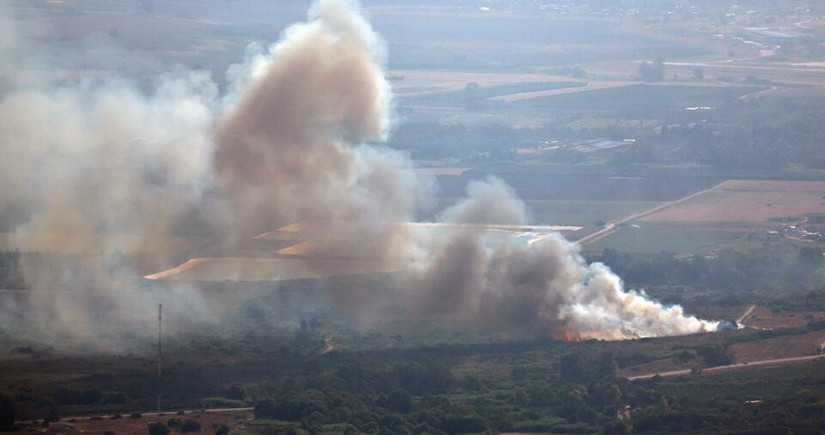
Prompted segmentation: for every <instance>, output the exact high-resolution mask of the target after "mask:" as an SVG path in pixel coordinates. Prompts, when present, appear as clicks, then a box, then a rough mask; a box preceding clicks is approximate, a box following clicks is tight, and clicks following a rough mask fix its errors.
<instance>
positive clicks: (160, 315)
mask: <svg viewBox="0 0 825 435" xmlns="http://www.w3.org/2000/svg"><path fill="white" fill-rule="evenodd" d="M162 325H163V304H158V413H160V386H161V378H160V375H161V371H160V362H161V358H162V355H163V353H162V350H163V347H162V343H161V340H160V338H161V331H162Z"/></svg>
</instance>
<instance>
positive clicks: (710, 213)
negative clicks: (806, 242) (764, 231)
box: [641, 180, 825, 228]
mask: <svg viewBox="0 0 825 435" xmlns="http://www.w3.org/2000/svg"><path fill="white" fill-rule="evenodd" d="M808 213H825V182H815V181H807V182H805V181H767V180H766V181H760V180H729V181H726V182H724V183H722V184H721V185H719V186H718V187H716V188H715V189H713V190H712V191H709V192H706V193H704V194H702V195H699V196H697V197H695V198H693V199H691V200H689V201H685V202H682V203H679V204H677V205H675V206H673V207H668V208H665V209H662V210H660V211H658V212H656V213H653V214H651V215H648V216H645V217H644V218H642V219H641V220H642V221H643V222H694V223H726V224H729V225H730V224H737V223H739V224H741V225H742V226H743V227H744V228H747V227H757V228H758V227H760V226H762V227H769V228H773V227H776V223H775V222H770V221H771V219H776V218H785V217H793V216H800V215H804V214H808Z"/></svg>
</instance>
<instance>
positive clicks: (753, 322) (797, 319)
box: [742, 307, 825, 329]
mask: <svg viewBox="0 0 825 435" xmlns="http://www.w3.org/2000/svg"><path fill="white" fill-rule="evenodd" d="M813 320H825V313H823V312H821V311H781V312H778V313H773V312H772V311H771V310H770V309H768V308H766V307H756V309H755V310H753V312H752V313H751V314H750V315H749V316H748V317H747V318H746V319H745V320H744V321H743V322H742V323H744V324H746V325H748V326H749V327H751V328H758V329H780V328H799V327H804V326H805V325H807V324H808V323H809V322H811V321H813Z"/></svg>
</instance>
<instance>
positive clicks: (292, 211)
mask: <svg viewBox="0 0 825 435" xmlns="http://www.w3.org/2000/svg"><path fill="white" fill-rule="evenodd" d="M7 41H16V42H9V43H7V44H3V45H0V49H2V52H1V53H0V65H8V63H6V62H5V61H6V60H8V61H9V62H16V61H18V59H17V57H18V55H19V53H20V52H21V49H23V48H28V47H27V46H26V44H25V41H23V42H20V41H18V40H17V38H10V39H8V40H7ZM45 57H46V58H48V56H45ZM248 57H249V59H250V60H249V61H248V62H246V63H245V64H242V65H237V66H235V67H233V68H231V69H230V71H229V77H230V80H232V84H231V86H230V91H229V93H228V94H227V95H219V94H218V92H217V90H216V89H217V87H216V86H215V85H214V84H213V83H212V81H211V80H210V78H209V77H208V76H206V75H205V74H203V73H198V72H188V71H181V72H178V73H175V74H170V75H167V76H163V77H160V78H158V80H157V83H156V86H155V87H154V90H153V91H152V92H150V93H148V94H147V93H146V92H141V91H138V90H137V89H136V88H135V87H134V86H132V85H131V84H129V83H128V82H126V81H123V80H117V79H105V80H96V81H91V80H88V81H84V82H81V83H74V84H68V85H42V84H41V85H37V86H31V85H29V86H26V85H23V84H20V83H19V81H17V80H12V79H5V80H4V83H6V86H7V87H8V89H7V90H5V91H4V92H3V93H2V94H0V98H2V100H0V125H2V126H3V128H2V129H0V152H2V154H3V156H4V159H2V160H0V203H1V204H0V205H3V206H5V205H6V204H9V203H12V202H15V201H22V203H25V204H26V207H28V208H30V209H31V210H32V214H31V216H30V218H29V219H27V220H26V221H25V222H24V223H23V224H21V225H19V226H17V227H16V228H15V229H14V233H13V239H14V244H15V245H16V246H19V247H22V248H21V249H23V250H30V251H37V252H48V253H49V254H50V255H47V256H31V257H27V260H26V261H25V264H24V269H25V277H26V281H27V283H28V285H29V287H31V289H32V291H30V292H29V293H28V296H27V300H25V301H20V300H19V299H8V298H7V299H4V302H3V310H4V312H6V313H10V315H8V316H4V317H3V318H4V321H5V323H4V324H3V325H2V327H3V330H4V331H6V332H7V333H8V334H11V335H13V336H21V337H25V338H29V339H34V340H53V339H54V338H55V335H54V334H55V332H56V331H60V334H62V335H61V337H63V336H65V338H78V339H91V338H92V337H94V338H100V337H103V338H112V340H111V341H106V340H103V341H101V342H104V343H110V342H112V341H116V340H117V338H118V337H122V336H123V335H124V331H138V330H145V331H151V330H152V329H151V326H149V325H151V324H152V322H154V316H153V313H155V310H156V304H157V303H159V302H162V303H164V307H165V308H166V309H169V310H172V311H173V312H175V313H179V314H178V315H177V316H176V317H177V318H179V319H180V320H179V327H180V328H185V327H187V326H189V325H191V324H192V323H193V322H210V321H212V320H213V319H216V318H219V317H220V315H221V313H223V312H224V311H226V310H228V309H229V308H228V307H229V306H231V305H232V301H231V300H230V299H231V298H218V297H213V296H209V297H205V296H203V295H202V294H201V292H199V291H198V289H197V288H195V287H194V286H193V285H175V286H171V287H170V288H168V289H165V290H164V291H162V292H161V291H157V290H149V289H141V288H140V286H139V285H138V281H139V277H140V276H142V275H144V274H147V273H149V272H154V271H157V270H159V269H160V268H162V267H167V266H168V265H169V264H170V263H175V262H177V263H180V262H182V261H183V260H185V259H186V257H185V256H186V254H187V252H186V251H185V250H184V249H180V248H179V247H178V246H179V244H180V245H184V244H185V243H183V242H184V241H185V240H182V237H183V236H181V235H180V234H178V233H177V231H178V230H176V228H178V226H180V225H186V224H187V222H188V221H187V219H189V217H190V216H191V215H192V211H193V210H205V209H206V210H210V211H211V213H209V214H210V215H211V216H213V218H212V220H211V221H210V222H209V225H210V226H211V228H212V229H213V230H217V231H218V232H219V233H220V235H221V238H222V239H224V240H234V241H242V240H245V239H248V238H249V237H251V236H254V235H256V234H258V233H261V232H266V231H271V230H273V229H275V228H278V227H280V226H282V225H286V224H291V223H295V222H300V223H302V224H303V225H306V226H307V227H308V228H311V229H312V231H311V234H312V238H311V239H310V241H311V242H317V243H321V242H322V241H324V242H328V241H329V240H333V242H334V243H333V245H334V246H333V247H332V248H330V249H332V251H335V252H338V251H341V252H342V253H343V254H341V255H344V256H346V257H347V258H348V259H353V258H357V259H369V260H370V261H374V262H381V263H382V264H383V265H384V266H385V267H386V268H387V269H390V270H393V271H396V272H397V277H398V278H397V279H398V280H399V281H400V282H401V283H403V285H402V287H403V288H404V289H406V297H403V298H400V299H399V300H398V301H395V303H398V304H403V305H405V306H406V307H407V308H408V309H409V311H410V312H411V313H413V314H414V315H416V316H421V317H422V318H432V319H437V318H440V319H446V320H449V321H450V322H456V323H459V324H463V325H469V326H478V327H485V328H491V329H499V330H502V331H508V332H513V333H521V334H526V335H542V336H555V337H564V336H565V334H573V335H574V336H576V337H599V338H607V339H619V338H628V337H645V336H659V335H672V334H686V333H693V332H699V331H707V330H711V329H713V328H714V327H715V324H713V323H710V322H706V321H701V320H698V319H696V318H695V317H687V316H685V315H684V314H683V312H682V310H681V308H680V307H669V308H668V307H663V306H662V305H660V304H658V303H656V302H654V301H652V300H650V299H649V298H647V297H646V296H645V295H644V294H643V293H636V292H632V291H631V292H628V291H625V290H624V289H623V288H622V285H621V281H620V280H619V278H618V277H616V275H614V274H613V273H612V272H610V270H609V269H607V268H606V267H605V266H603V265H600V264H592V265H587V264H586V263H585V262H584V260H583V259H582V257H581V255H580V254H579V248H578V246H577V245H575V244H573V243H570V242H568V241H566V240H564V239H563V238H562V237H561V236H560V235H557V234H553V235H546V236H544V237H542V238H540V239H534V240H532V241H530V242H524V241H521V240H518V239H516V238H514V237H510V236H506V235H504V236H502V235H501V234H498V233H496V234H491V232H489V231H479V229H478V226H477V225H478V224H515V225H520V224H524V223H526V222H528V219H529V218H528V216H527V213H526V207H525V205H524V204H523V202H522V201H520V200H519V199H518V198H517V197H516V196H515V194H514V193H513V191H512V190H511V189H510V188H509V187H508V186H506V185H505V184H504V183H503V182H501V181H500V180H497V179H495V178H491V179H488V180H485V181H481V182H477V183H474V184H471V185H470V186H469V188H468V196H467V198H466V199H464V200H462V201H459V202H458V203H457V204H456V205H454V206H453V207H451V208H449V209H447V210H445V211H444V212H443V213H441V214H440V216H439V218H438V220H439V223H440V224H443V225H432V226H417V227H415V226H412V227H411V226H407V225H403V224H401V223H402V222H406V221H411V220H414V219H415V218H416V216H417V215H418V214H419V213H420V212H421V211H422V210H426V209H427V208H428V207H430V206H431V205H432V204H433V191H434V184H433V181H432V179H430V178H428V177H424V176H421V175H419V174H418V173H416V171H415V170H414V168H413V164H412V163H411V162H410V161H409V160H408V159H407V158H406V157H405V156H404V155H402V154H400V153H397V152H395V151H392V150H389V149H387V148H384V147H380V146H374V145H368V144H366V143H367V142H370V141H380V140H383V139H385V138H386V136H387V134H388V128H389V126H390V117H389V114H390V112H391V110H390V109H391V95H390V88H389V85H388V83H387V82H386V80H385V79H384V73H383V70H382V68H381V65H382V63H383V61H384V45H383V43H382V42H381V40H380V39H379V38H378V37H377V35H376V34H375V33H374V32H373V30H372V29H371V27H370V26H369V24H368V23H367V22H366V21H365V19H364V18H363V16H362V15H361V14H360V12H359V8H358V5H356V4H354V3H352V2H349V1H346V0H320V1H319V2H318V3H317V4H316V5H315V6H313V8H312V10H311V11H310V14H309V20H308V21H307V22H306V23H302V24H297V25H295V26H292V27H290V28H289V29H288V30H287V31H286V32H285V33H284V37H283V39H282V40H281V41H280V42H278V43H277V44H275V45H274V46H272V47H271V48H269V49H268V50H262V49H260V48H257V49H256V48H253V49H251V51H250V53H248ZM8 71H9V70H8V69H5V68H4V69H3V70H0V73H4V74H5V73H8ZM210 192H213V193H210ZM215 198H217V199H215ZM216 203H217V205H216ZM229 244H231V243H229ZM336 250H337V251H336ZM62 252H66V253H68V252H71V253H74V254H73V255H58V254H61V253H62ZM77 253H81V255H77ZM305 261H306V262H307V264H308V266H309V267H311V268H314V269H316V270H318V271H319V272H321V271H323V269H324V268H325V267H328V264H329V261H326V260H324V261H320V260H318V259H317V258H315V257H308V258H306V259H305ZM79 264H81V265H79ZM78 293H80V294H86V295H91V296H90V297H82V298H78V297H76V295H77V294H78ZM357 297H358V296H357V295H356V294H353V295H352V298H357ZM343 299H345V298H343V297H342V296H340V295H339V296H337V297H336V298H335V302H338V303H342V304H344V303H350V304H352V303H355V304H358V303H359V302H360V301H353V300H347V301H345V300H343ZM167 307H168V308H167ZM9 319H12V320H9Z"/></svg>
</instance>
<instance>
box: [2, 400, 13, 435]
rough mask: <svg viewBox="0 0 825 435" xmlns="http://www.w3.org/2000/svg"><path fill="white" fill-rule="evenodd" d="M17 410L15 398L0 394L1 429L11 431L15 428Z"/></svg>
mask: <svg viewBox="0 0 825 435" xmlns="http://www.w3.org/2000/svg"><path fill="white" fill-rule="evenodd" d="M15 412H16V410H15V405H14V400H12V399H11V398H10V397H7V396H3V395H0V431H10V430H12V429H14V418H15V416H16V414H15Z"/></svg>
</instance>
